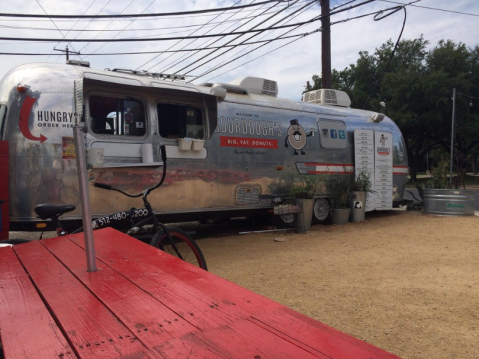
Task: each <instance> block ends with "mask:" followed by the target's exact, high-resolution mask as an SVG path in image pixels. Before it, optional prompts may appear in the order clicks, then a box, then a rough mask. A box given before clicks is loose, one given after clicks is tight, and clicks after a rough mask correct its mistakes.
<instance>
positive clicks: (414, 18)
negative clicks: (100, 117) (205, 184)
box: [0, 0, 479, 100]
mask: <svg viewBox="0 0 479 359" xmlns="http://www.w3.org/2000/svg"><path fill="white" fill-rule="evenodd" d="M260 1H261V0H257V1H256V2H260ZM363 1H364V0H357V1H355V2H353V3H351V4H350V5H354V4H359V3H361V2H363ZM251 2H253V0H248V1H245V0H241V1H239V2H238V0H231V1H206V0H196V1H193V0H176V1H166V0H156V1H155V0H115V1H109V0H87V1H85V2H80V1H72V0H62V1H59V0H35V1H28V2H13V1H11V0H10V1H6V0H0V9H1V10H0V11H1V12H2V13H29V14H45V12H46V13H47V14H50V15H52V14H68V15H70V14H71V15H80V14H84V13H86V14H118V13H122V12H124V13H129V14H138V13H142V12H150V13H164V12H180V11H186V10H201V9H207V8H218V7H227V6H232V5H233V4H235V3H238V5H245V4H249V3H251ZM345 2H347V1H333V0H331V4H330V5H331V7H332V8H334V7H336V6H338V5H341V4H344V3H345ZM396 2H400V3H403V4H407V3H410V2H411V1H405V0H397V1H396ZM286 4H287V2H285V3H282V4H278V5H277V6H276V7H274V8H272V9H271V10H267V8H268V7H270V6H273V5H274V4H265V5H263V6H262V7H261V8H259V7H255V8H249V9H243V10H242V11H240V12H238V13H236V14H233V13H231V12H228V13H224V14H220V13H214V14H208V15H194V16H193V15H189V16H182V17H163V18H158V19H155V20H145V19H140V18H137V19H136V20H134V19H122V20H116V21H112V20H105V19H102V20H95V21H92V22H90V20H84V21H79V22H75V21H76V20H74V21H72V20H68V21H65V20H58V19H56V20H53V22H52V21H50V20H48V19H43V20H39V19H15V18H8V17H0V33H1V34H2V35H1V36H2V37H29V38H61V37H62V34H63V35H65V37H66V38H73V37H77V38H93V37H95V36H96V37H97V38H98V39H100V38H104V39H111V38H117V39H120V38H127V37H145V36H150V37H151V36H154V37H165V36H187V35H192V34H193V35H201V34H204V33H206V32H208V31H209V32H210V33H220V32H227V31H231V30H232V29H235V28H236V27H238V26H240V25H241V24H244V23H245V22H246V21H248V20H251V22H250V23H248V24H246V25H244V27H240V28H239V29H238V30H237V31H241V30H244V29H245V28H249V27H251V26H254V25H257V26H258V28H263V27H267V26H271V25H272V24H274V23H275V22H276V21H278V20H280V19H281V18H282V17H284V16H286V15H288V14H291V13H292V12H293V11H296V10H299V9H301V7H303V6H305V5H307V2H306V0H299V1H297V2H294V1H290V2H289V5H290V8H288V9H285V10H284V11H283V12H282V13H281V15H279V16H276V17H274V18H272V19H270V20H266V19H267V18H268V16H271V15H272V14H271V13H272V12H274V11H277V9H280V8H284V7H285V6H286ZM395 5H396V4H392V3H390V2H386V1H374V2H372V3H369V4H366V5H363V6H361V7H358V8H355V9H352V10H348V11H346V12H343V13H341V14H337V15H334V16H333V17H332V18H331V21H332V22H336V21H341V20H345V19H350V18H353V17H355V16H358V15H361V14H366V13H370V12H373V11H378V10H381V9H386V8H389V7H392V6H395ZM413 5H417V6H423V7H429V8H433V9H440V10H445V11H440V10H433V9H427V8H422V7H414V6H408V7H407V21H406V27H405V30H404V34H403V38H404V39H413V38H418V37H419V36H421V34H423V36H424V38H425V39H426V40H429V41H430V43H431V44H430V46H431V47H432V46H434V45H436V44H437V42H438V41H439V40H441V39H450V40H453V41H454V42H457V43H458V42H462V43H464V44H466V45H467V46H470V47H473V46H476V45H477V44H478V43H479V1H477V0H458V1H446V0H422V1H419V2H416V3H414V4H413ZM348 6H349V5H346V6H344V7H343V8H347V7H348ZM262 11H263V12H266V13H268V12H269V13H270V14H269V15H263V16H258V17H256V18H253V17H254V16H257V15H258V14H259V13H260V12H262ZM320 12H321V10H320V7H319V5H318V4H314V5H312V6H310V7H309V8H306V9H305V10H304V11H303V12H301V13H299V14H298V16H297V17H296V18H295V19H293V20H291V22H290V23H296V22H300V21H306V20H309V19H312V18H313V17H314V16H318V15H320ZM461 12H462V13H469V14H473V15H475V16H472V15H466V14H461ZM403 19H404V13H403V11H400V12H397V13H395V14H393V15H391V16H389V17H387V18H385V19H383V20H381V21H374V20H373V18H372V16H369V17H365V18H362V19H356V20H351V21H348V22H344V23H338V24H336V25H334V26H332V27H331V44H332V49H331V50H332V67H333V68H335V69H338V70H340V69H343V68H345V67H347V66H348V65H349V64H351V63H354V62H355V61H356V59H357V58H358V52H359V51H369V52H374V50H375V48H376V47H379V46H380V45H381V44H383V43H384V42H386V41H387V40H388V39H392V41H396V39H397V37H398V35H399V33H400V30H401V26H402V22H403ZM133 20H134V21H133ZM284 23H285V22H284V21H283V22H281V23H280V24H284ZM201 24H207V25H206V26H204V27H203V28H199V26H198V25H201ZM194 26H196V27H194ZM215 26H216V27H215ZM13 27H17V28H13ZM18 27H21V28H18ZM319 27H320V23H319V22H314V23H311V24H309V25H306V26H303V27H302V28H300V29H297V30H295V31H293V32H291V33H290V34H303V33H308V32H312V31H314V30H317V29H318V28H319ZM32 28H33V29H32ZM41 28H51V29H54V31H46V30H40V29H41ZM56 28H59V29H60V30H61V33H60V31H59V30H57V29H56ZM68 29H87V30H103V31H102V32H99V31H96V32H95V31H91V32H88V33H83V34H81V33H79V32H75V31H71V32H69V33H67V30H68ZM113 30H115V31H113ZM195 30H196V32H194V31H195ZM287 30H288V29H283V30H276V31H275V32H268V33H264V34H260V35H257V36H255V37H253V38H252V39H251V40H250V41H254V40H258V39H259V40H261V38H263V37H264V38H265V39H267V38H272V37H277V36H279V35H280V34H282V33H284V32H286V31H287ZM249 36H251V35H248V37H249ZM240 39H244V37H242V38H240ZM240 39H238V40H236V42H232V43H237V42H238V41H240ZM230 40H231V37H228V38H224V39H222V40H220V41H218V42H216V43H215V44H212V43H213V41H214V40H212V39H210V40H208V39H200V40H196V41H193V40H183V41H181V42H178V40H175V41H161V42H141V43H140V42H136V43H107V44H98V43H91V44H86V43H73V44H71V45H70V49H75V50H77V51H80V52H81V53H82V54H87V53H95V54H96V53H106V52H130V51H131V52H142V51H161V50H166V49H168V48H171V50H176V49H180V48H183V47H185V48H193V47H201V46H206V45H208V44H211V45H210V46H217V45H220V44H224V43H226V42H227V41H230ZM291 40H292V39H288V40H282V41H275V42H272V43H270V44H267V45H265V46H263V47H262V48H261V49H259V50H257V51H255V52H253V53H251V54H249V55H246V56H244V57H242V58H240V59H239V60H236V61H234V62H232V63H230V64H227V65H225V66H223V67H221V68H220V69H218V70H216V71H213V72H211V73H209V74H207V75H205V76H202V77H199V78H198V79H197V80H195V81H194V83H202V82H206V81H208V82H228V81H231V80H233V79H235V78H238V77H244V76H257V77H264V78H267V79H271V80H275V81H277V82H278V85H279V92H280V93H279V96H280V97H283V98H289V99H293V100H299V99H300V97H301V92H302V91H303V89H304V86H305V84H306V81H307V80H310V79H311V76H312V75H313V74H320V73H321V34H320V33H314V34H312V35H309V36H306V37H304V38H301V39H299V40H297V41H295V42H293V43H292V44H289V45H287V46H284V47H282V48H280V49H277V50H275V49H276V48H278V47H280V46H283V45H285V44H286V42H288V41H291ZM0 44H1V48H2V50H1V52H34V53H48V54H50V53H51V54H52V55H50V56H5V55H0V59H1V64H2V66H0V77H3V75H4V74H5V73H6V72H7V71H9V70H10V69H12V68H14V67H15V66H17V65H19V64H23V63H30V62H44V61H48V62H64V60H65V59H64V55H63V56H60V55H59V54H60V53H59V52H57V51H53V48H54V47H55V46H56V48H58V49H64V48H65V46H66V43H59V44H57V43H24V42H19V41H2V40H0ZM255 46H258V45H255ZM240 49H243V47H241V48H236V49H234V50H231V51H229V52H227V53H224V54H221V53H222V51H217V52H216V53H214V54H212V55H210V57H207V58H205V59H204V60H198V58H199V57H200V56H202V55H203V54H204V52H199V53H198V54H196V55H192V54H189V55H187V56H185V57H182V56H183V54H184V53H181V54H176V55H173V56H171V54H162V55H160V56H158V57H156V58H155V56H156V55H152V54H150V55H128V56H120V55H118V56H82V59H84V60H87V61H90V62H91V66H92V67H93V68H99V69H103V68H110V69H112V68H128V69H144V70H149V71H161V72H166V73H172V72H176V71H180V70H181V71H180V73H188V74H189V75H195V76H199V75H201V74H203V73H205V72H207V71H208V70H210V69H211V68H213V66H217V65H220V64H221V63H222V62H224V61H229V59H234V58H236V57H238V56H239V55H241V54H243V53H244V52H239V51H240ZM261 55H264V56H261ZM195 56H196V58H195ZM258 56H261V57H259V58H257V57H258ZM255 58H257V59H255ZM193 60H197V61H196V64H201V63H202V62H203V61H208V63H207V64H206V65H204V66H201V67H199V68H197V69H195V68H194V67H195V66H190V67H186V68H185V69H183V67H185V66H186V65H188V64H190V63H192V62H193Z"/></svg>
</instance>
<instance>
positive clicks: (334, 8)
mask: <svg viewBox="0 0 479 359" xmlns="http://www.w3.org/2000/svg"><path fill="white" fill-rule="evenodd" d="M355 1H357V0H351V1H348V2H345V3H344V4H341V5H338V6H335V7H333V8H332V9H331V11H334V10H336V9H339V8H340V7H343V6H346V5H348V4H351V3H352V2H355Z"/></svg>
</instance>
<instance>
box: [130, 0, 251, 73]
mask: <svg viewBox="0 0 479 359" xmlns="http://www.w3.org/2000/svg"><path fill="white" fill-rule="evenodd" d="M240 1H241V0H238V1H237V2H236V3H234V4H233V6H234V5H236V4H237V3H239V2H240ZM253 2H254V1H253ZM241 10H243V9H241ZM241 10H238V11H237V12H236V13H235V14H237V13H238V12H239V11H241ZM224 13H225V11H223V12H222V13H221V14H219V15H217V16H215V17H214V18H213V19H211V20H210V21H209V22H211V21H213V20H214V19H216V18H217V17H218V16H221V15H222V14H224ZM232 16H233V15H232ZM209 22H208V23H209ZM208 23H206V24H203V25H202V26H201V27H199V28H198V29H196V30H195V31H193V32H192V33H191V34H189V35H188V36H191V35H193V34H194V33H195V32H196V31H198V30H200V29H202V28H203V26H204V25H208ZM220 24H221V23H220ZM217 26H219V25H217ZM215 27H216V26H215ZM215 27H213V29H214V28H215ZM210 30H212V29H210ZM210 30H208V31H207V32H206V33H208V32H209V31H210ZM181 41H183V40H180V41H178V42H176V43H175V44H173V45H171V46H170V47H168V49H167V50H170V49H171V48H173V47H174V46H176V45H178V44H179V43H180V42H181ZM195 41H196V40H193V41H192V42H191V43H193V42H195ZM188 45H189V44H188ZM188 45H186V46H188ZM183 48H184V47H183ZM180 50H181V49H180ZM159 56H161V53H159V54H158V55H156V56H155V57H153V58H152V59H150V60H148V61H147V62H145V63H144V64H143V65H140V66H138V67H137V68H136V70H138V69H140V68H141V67H143V66H145V65H146V64H148V63H150V62H151V61H153V60H154V59H157V58H158V57H159ZM171 56H173V54H172V55H170V56H168V57H167V58H166V59H163V60H161V61H160V62H157V63H156V64H155V65H153V66H151V67H150V68H149V69H147V71H149V70H150V69H151V68H153V67H155V66H157V65H159V64H161V63H162V62H163V61H165V60H167V59H168V58H170V57H171Z"/></svg>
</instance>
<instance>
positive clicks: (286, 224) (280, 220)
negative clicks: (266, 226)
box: [270, 214, 294, 228]
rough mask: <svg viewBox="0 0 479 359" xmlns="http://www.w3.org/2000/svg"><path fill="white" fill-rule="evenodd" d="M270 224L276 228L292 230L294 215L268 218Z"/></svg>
mask: <svg viewBox="0 0 479 359" xmlns="http://www.w3.org/2000/svg"><path fill="white" fill-rule="evenodd" d="M270 222H271V224H272V225H274V226H276V227H277V228H292V227H293V225H294V214H284V215H282V216H275V215H271V216H270Z"/></svg>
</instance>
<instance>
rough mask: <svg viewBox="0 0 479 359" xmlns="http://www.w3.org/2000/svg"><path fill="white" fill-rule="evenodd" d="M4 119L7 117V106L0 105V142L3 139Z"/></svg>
mask: <svg viewBox="0 0 479 359" xmlns="http://www.w3.org/2000/svg"><path fill="white" fill-rule="evenodd" d="M6 117H7V106H5V105H0V140H1V139H3V130H4V127H5V118H6Z"/></svg>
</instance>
